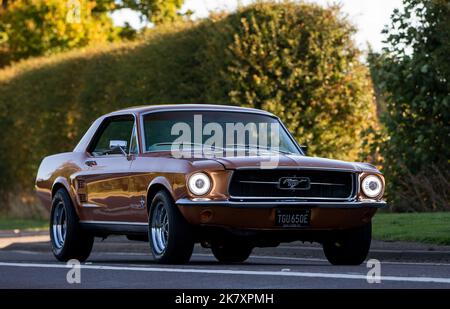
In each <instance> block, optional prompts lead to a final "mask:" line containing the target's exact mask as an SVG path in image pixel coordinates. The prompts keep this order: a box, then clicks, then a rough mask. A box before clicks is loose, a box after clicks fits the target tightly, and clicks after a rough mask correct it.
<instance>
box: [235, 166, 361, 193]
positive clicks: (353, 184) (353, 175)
mask: <svg viewBox="0 0 450 309" xmlns="http://www.w3.org/2000/svg"><path fill="white" fill-rule="evenodd" d="M236 169H237V170H239V169H243V170H250V169H255V168H254V167H252V168H249V167H244V168H236ZM277 169H278V168H276V169H271V171H274V170H277ZM282 169H283V170H286V169H292V170H302V169H310V170H311V169H317V170H321V171H327V170H328V169H322V168H303V167H294V168H291V167H286V168H282ZM340 171H345V172H350V173H351V174H350V175H351V179H352V184H351V188H352V191H351V192H350V195H349V196H348V197H340V198H333V197H309V196H302V197H289V198H286V197H285V196H273V197H272V196H271V197H267V196H264V197H261V196H234V195H230V198H231V199H236V200H280V199H289V200H313V201H314V200H317V201H322V200H325V201H326V200H329V201H352V200H354V199H355V198H356V197H357V192H358V189H357V188H356V190H355V178H358V179H359V173H357V172H355V171H353V170H340ZM233 174H234V172H233ZM233 174H231V177H230V180H229V182H228V193H229V192H230V184H231V180H232V178H233ZM357 181H358V180H357Z"/></svg>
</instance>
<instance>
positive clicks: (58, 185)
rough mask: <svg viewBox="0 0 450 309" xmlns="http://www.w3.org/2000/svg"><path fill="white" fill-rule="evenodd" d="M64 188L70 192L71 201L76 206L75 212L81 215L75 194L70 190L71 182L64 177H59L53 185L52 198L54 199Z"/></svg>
mask: <svg viewBox="0 0 450 309" xmlns="http://www.w3.org/2000/svg"><path fill="white" fill-rule="evenodd" d="M60 189H63V190H65V191H66V192H67V193H68V194H69V198H70V201H71V202H72V205H73V207H74V208H75V212H76V213H77V215H79V209H78V207H77V203H76V202H75V196H74V194H73V192H72V190H70V185H69V182H68V181H67V179H66V178H64V177H57V178H56V179H55V181H54V182H53V185H52V191H51V200H52V201H53V197H54V196H55V194H56V192H58V190H60Z"/></svg>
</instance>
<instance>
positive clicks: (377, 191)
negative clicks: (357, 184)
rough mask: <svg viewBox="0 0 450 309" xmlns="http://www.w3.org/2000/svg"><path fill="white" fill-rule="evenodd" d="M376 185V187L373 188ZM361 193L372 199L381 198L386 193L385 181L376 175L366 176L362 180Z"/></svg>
mask: <svg viewBox="0 0 450 309" xmlns="http://www.w3.org/2000/svg"><path fill="white" fill-rule="evenodd" d="M374 185H375V186H376V187H373V186H374ZM361 192H362V194H363V195H364V196H365V197H367V198H370V199H377V198H380V197H381V196H382V194H383V192H384V183H383V179H382V178H381V177H380V176H378V175H375V174H369V175H366V176H365V177H364V178H363V179H362V180H361Z"/></svg>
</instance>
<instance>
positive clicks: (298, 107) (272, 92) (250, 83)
mask: <svg viewBox="0 0 450 309" xmlns="http://www.w3.org/2000/svg"><path fill="white" fill-rule="evenodd" d="M225 20H227V22H228V23H230V25H228V26H224V27H220V25H221V24H222V22H218V23H217V25H216V26H215V27H214V30H213V32H211V33H208V34H207V36H208V37H209V39H208V42H209V43H208V44H207V46H206V48H204V50H205V53H207V55H205V56H203V57H202V58H203V59H202V63H205V64H206V66H208V65H209V64H210V63H215V64H216V65H217V64H219V63H223V62H225V64H223V66H225V67H226V70H224V71H223V72H222V75H218V74H217V72H216V70H215V69H214V68H212V69H205V70H204V74H205V76H206V77H205V85H206V87H208V85H210V86H209V89H208V90H209V91H212V92H213V94H214V96H213V97H212V98H211V99H210V100H208V101H213V100H214V101H219V102H220V100H217V98H218V97H219V98H220V96H224V95H226V96H227V97H229V99H230V100H231V102H232V103H233V104H236V105H244V106H249V107H256V108H262V109H264V110H268V111H270V112H273V113H274V114H276V115H279V116H280V117H281V119H282V120H283V121H284V123H286V124H287V126H288V128H289V130H290V131H291V132H292V133H294V135H295V136H296V138H297V140H298V141H299V142H300V143H302V144H306V145H307V146H308V151H309V153H310V154H311V155H317V156H323V157H331V158H339V159H347V160H358V159H363V158H361V153H363V152H365V149H364V147H366V146H368V145H366V144H364V143H363V137H364V135H365V132H367V130H369V129H370V128H371V127H375V126H376V122H377V119H376V113H375V104H374V100H373V91H372V85H371V81H370V77H369V73H368V70H367V68H366V67H365V66H364V65H362V63H361V62H360V61H359V59H358V58H359V56H360V53H359V51H358V49H357V48H356V47H355V46H354V43H353V41H352V34H353V33H354V32H355V29H354V28H353V27H352V26H351V25H350V24H349V23H348V22H347V21H346V20H345V19H344V18H342V17H341V15H340V10H339V7H330V8H323V7H320V6H318V5H311V4H304V3H300V4H297V3H295V2H284V3H283V4H277V3H260V4H256V5H253V6H250V7H246V8H243V9H241V10H240V11H238V12H237V14H234V15H232V16H230V17H229V18H227V19H225ZM218 33H219V34H218ZM220 33H222V34H220ZM222 51H223V52H222ZM212 57H213V58H212ZM224 81H225V82H224ZM216 89H217V90H216ZM223 90H227V91H228V92H227V93H226V94H224V93H222V91H223ZM214 92H216V93H214ZM222 101H223V100H222Z"/></svg>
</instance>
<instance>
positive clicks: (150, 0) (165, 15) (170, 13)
mask: <svg viewBox="0 0 450 309" xmlns="http://www.w3.org/2000/svg"><path fill="white" fill-rule="evenodd" d="M121 2H122V7H126V8H130V9H132V10H135V11H138V12H140V13H141V14H142V15H143V16H144V17H146V18H147V19H148V20H150V21H151V22H153V23H154V24H156V25H158V24H162V23H165V22H173V21H176V20H177V19H179V17H180V15H179V14H178V10H179V9H180V8H181V6H182V5H183V2H184V0H123V1H121Z"/></svg>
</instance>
